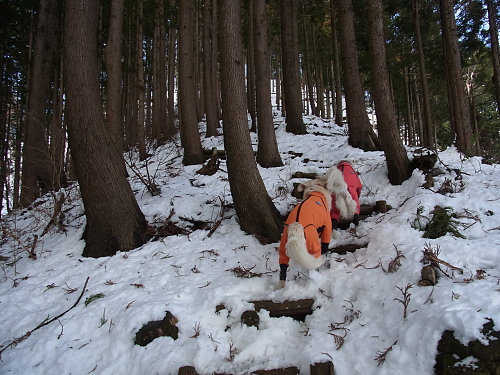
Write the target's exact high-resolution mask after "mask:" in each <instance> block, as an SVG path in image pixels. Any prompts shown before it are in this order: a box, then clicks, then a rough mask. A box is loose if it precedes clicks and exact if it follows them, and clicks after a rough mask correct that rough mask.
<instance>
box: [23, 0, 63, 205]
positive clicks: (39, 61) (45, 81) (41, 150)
mask: <svg viewBox="0 0 500 375" xmlns="http://www.w3.org/2000/svg"><path fill="white" fill-rule="evenodd" d="M57 7H58V2H57V1H56V0H41V1H40V8H39V15H38V26H37V33H36V42H35V51H34V55H33V67H32V74H31V83H30V93H29V96H28V106H27V117H26V132H25V139H24V148H23V177H22V191H21V206H22V207H27V206H29V205H30V204H31V203H33V201H34V200H35V199H36V198H38V197H39V196H40V194H43V193H45V192H47V191H49V190H52V189H53V181H54V180H53V179H54V173H53V170H52V168H51V166H52V165H53V164H52V161H50V160H49V153H48V144H47V136H46V134H47V132H48V125H47V123H48V119H47V115H46V113H47V109H48V108H47V106H48V103H50V101H51V99H52V98H51V68H52V63H53V59H54V47H55V46H56V44H57V43H56V28H57V18H56V15H57V14H58V9H57Z"/></svg>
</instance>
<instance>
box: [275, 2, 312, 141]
mask: <svg viewBox="0 0 500 375" xmlns="http://www.w3.org/2000/svg"><path fill="white" fill-rule="evenodd" d="M280 7H281V11H280V13H281V54H282V62H283V94H284V96H285V101H286V107H285V110H286V130H287V131H288V132H290V133H293V134H306V133H307V130H306V126H305V125H304V121H303V119H302V88H301V82H300V66H299V36H298V24H297V22H298V21H297V0H280Z"/></svg>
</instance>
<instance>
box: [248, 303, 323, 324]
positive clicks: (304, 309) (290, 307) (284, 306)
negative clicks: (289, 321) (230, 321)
mask: <svg viewBox="0 0 500 375" xmlns="http://www.w3.org/2000/svg"><path fill="white" fill-rule="evenodd" d="M251 303H253V305H254V306H255V310H256V311H260V310H261V309H264V310H267V311H269V316H270V317H272V318H276V317H282V316H288V317H291V318H293V319H295V320H300V321H303V320H304V319H305V317H306V315H309V314H311V313H312V305H313V303H314V299H312V298H306V299H301V300H298V301H284V302H273V301H251Z"/></svg>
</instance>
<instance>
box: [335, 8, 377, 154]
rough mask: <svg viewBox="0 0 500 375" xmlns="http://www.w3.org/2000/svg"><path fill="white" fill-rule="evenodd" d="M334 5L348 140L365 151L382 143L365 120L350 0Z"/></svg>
mask: <svg viewBox="0 0 500 375" xmlns="http://www.w3.org/2000/svg"><path fill="white" fill-rule="evenodd" d="M336 5H337V7H338V19H339V23H340V45H341V50H342V66H343V67H344V87H345V101H346V112H347V123H348V125H349V144H350V145H351V146H353V147H357V148H360V149H362V150H364V151H377V150H380V149H381V147H380V143H379V141H378V139H377V136H376V135H375V133H374V131H373V129H372V126H371V124H370V121H369V120H368V114H367V112H366V104H365V100H364V91H363V85H362V83H361V75H360V73H359V61H358V51H357V48H356V37H355V33H354V13H353V9H352V1H351V0H337V2H336Z"/></svg>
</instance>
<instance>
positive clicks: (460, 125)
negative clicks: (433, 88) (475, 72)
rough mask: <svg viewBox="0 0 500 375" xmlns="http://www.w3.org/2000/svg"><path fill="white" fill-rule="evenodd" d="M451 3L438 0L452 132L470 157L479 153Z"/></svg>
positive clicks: (461, 150)
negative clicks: (474, 135) (463, 76)
mask: <svg viewBox="0 0 500 375" xmlns="http://www.w3.org/2000/svg"><path fill="white" fill-rule="evenodd" d="M453 4H454V3H453V0H440V1H439V5H440V16H441V30H442V35H443V50H444V58H445V70H446V78H447V85H448V101H449V105H450V113H451V125H452V129H453V130H454V131H455V135H456V146H457V149H458V150H459V151H460V152H463V153H464V154H465V155H467V156H473V155H478V154H479V148H478V147H477V144H476V143H475V142H474V140H473V133H472V124H471V116H470V108H469V104H468V102H467V97H466V94H465V86H464V82H463V78H462V64H461V62H460V50H459V45H458V34H457V25H456V21H455V13H454V6H453Z"/></svg>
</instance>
